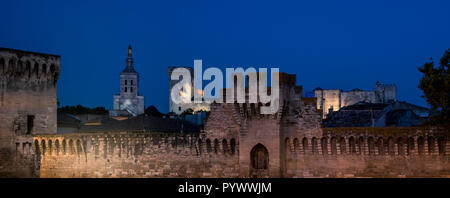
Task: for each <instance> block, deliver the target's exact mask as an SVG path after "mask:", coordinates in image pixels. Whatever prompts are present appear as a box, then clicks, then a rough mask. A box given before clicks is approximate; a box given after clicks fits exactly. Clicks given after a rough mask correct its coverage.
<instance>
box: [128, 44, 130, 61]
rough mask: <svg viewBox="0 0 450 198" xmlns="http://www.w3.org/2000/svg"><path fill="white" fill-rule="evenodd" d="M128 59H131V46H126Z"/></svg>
mask: <svg viewBox="0 0 450 198" xmlns="http://www.w3.org/2000/svg"><path fill="white" fill-rule="evenodd" d="M128 58H131V44H130V45H128Z"/></svg>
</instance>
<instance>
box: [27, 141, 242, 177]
mask: <svg viewBox="0 0 450 198" xmlns="http://www.w3.org/2000/svg"><path fill="white" fill-rule="evenodd" d="M201 136H202V135H200V136H198V135H180V134H178V135H176V134H173V135H168V134H133V133H93V134H64V135H38V136H35V137H34V145H35V147H36V148H35V151H36V156H39V158H40V159H41V164H40V177H239V174H238V171H237V170H238V159H237V155H235V154H234V153H232V152H231V148H230V145H225V146H224V145H223V144H222V140H221V144H220V146H219V145H217V146H216V145H214V146H211V145H209V144H207V143H206V139H205V138H204V137H203V138H202V137H201ZM228 142H230V141H228ZM224 148H225V150H224ZM227 148H230V150H228V149H227ZM232 149H233V150H234V149H235V148H232Z"/></svg>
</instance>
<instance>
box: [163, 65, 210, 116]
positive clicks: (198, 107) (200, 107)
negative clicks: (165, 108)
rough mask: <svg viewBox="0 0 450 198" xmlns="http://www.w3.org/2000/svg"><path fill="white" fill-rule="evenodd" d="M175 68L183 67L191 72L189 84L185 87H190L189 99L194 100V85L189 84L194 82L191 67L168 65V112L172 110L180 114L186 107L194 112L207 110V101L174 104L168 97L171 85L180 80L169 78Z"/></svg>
mask: <svg viewBox="0 0 450 198" xmlns="http://www.w3.org/2000/svg"><path fill="white" fill-rule="evenodd" d="M176 68H185V69H188V70H189V71H190V72H191V84H190V85H188V86H187V87H190V89H191V101H194V87H193V86H191V85H193V84H194V70H193V69H192V67H169V68H168V72H169V112H173V113H175V114H178V115H180V114H181V113H183V112H184V111H186V110H188V109H192V110H193V111H194V112H197V111H209V109H210V108H209V106H210V105H209V104H207V103H194V102H190V103H180V104H176V103H174V102H173V101H172V99H171V97H170V92H171V90H172V87H173V86H175V85H176V84H177V83H178V82H180V81H181V80H182V79H180V80H171V76H172V72H173V70H174V69H176ZM197 91H202V90H197Z"/></svg>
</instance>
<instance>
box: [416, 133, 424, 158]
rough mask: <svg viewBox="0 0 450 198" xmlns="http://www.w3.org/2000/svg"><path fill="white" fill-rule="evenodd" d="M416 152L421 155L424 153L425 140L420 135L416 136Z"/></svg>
mask: <svg viewBox="0 0 450 198" xmlns="http://www.w3.org/2000/svg"><path fill="white" fill-rule="evenodd" d="M417 152H418V153H419V155H423V154H424V153H425V140H424V139H423V137H422V136H420V137H419V138H417Z"/></svg>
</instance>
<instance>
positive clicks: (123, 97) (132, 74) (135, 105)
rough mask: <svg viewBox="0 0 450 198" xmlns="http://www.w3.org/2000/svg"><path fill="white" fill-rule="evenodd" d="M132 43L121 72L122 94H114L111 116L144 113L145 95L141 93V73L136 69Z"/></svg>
mask: <svg viewBox="0 0 450 198" xmlns="http://www.w3.org/2000/svg"><path fill="white" fill-rule="evenodd" d="M133 62H134V60H133V54H132V48H131V45H129V46H128V57H127V58H126V66H125V69H124V70H123V71H122V72H120V95H114V99H113V100H114V102H113V103H114V109H113V110H112V111H110V115H111V116H127V115H132V116H137V115H140V114H143V113H144V108H145V106H144V96H141V95H139V74H138V73H137V72H136V70H135V69H134V65H133Z"/></svg>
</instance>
